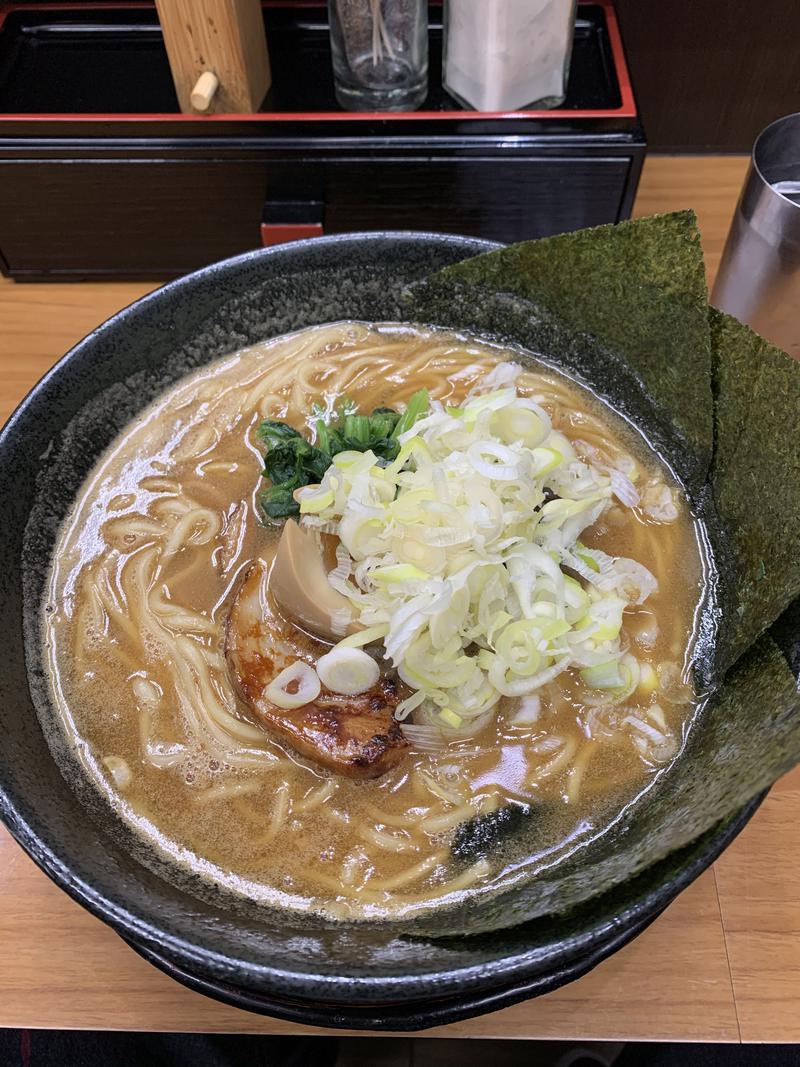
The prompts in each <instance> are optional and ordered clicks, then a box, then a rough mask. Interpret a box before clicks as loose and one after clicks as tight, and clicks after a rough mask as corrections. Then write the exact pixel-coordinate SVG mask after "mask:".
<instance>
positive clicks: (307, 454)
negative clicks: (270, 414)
mask: <svg viewBox="0 0 800 1067" xmlns="http://www.w3.org/2000/svg"><path fill="white" fill-rule="evenodd" d="M428 405H429V399H428V392H427V390H426V389H421V390H420V391H419V392H417V393H415V394H414V396H412V397H411V400H410V401H409V403H408V407H407V409H406V410H405V411H404V412H403V414H402V415H401V414H400V413H399V412H397V411H394V410H393V409H392V408H385V407H381V408H375V410H374V411H373V412H372V414H371V415H360V414H358V412H357V410H356V408H355V406H354V404H353V401H352V400H350V399H349V398H347V397H344V398H343V399H342V400H340V402H339V404H338V405H337V411H336V418H335V421H332V422H326V421H325V418H324V416H323V414H322V409H320V408H319V407H318V406H315V407H314V409H313V410H314V414H317V415H319V416H320V417H319V418H318V419H317V421H316V424H315V426H314V429H315V432H316V444H313V445H312V444H311V443H310V442H309V441H307V440H306V439H305V437H303V436H302V434H300V433H298V431H297V430H295V429H294V428H293V427H292V426H288V425H287V424H286V423H285V422H279V421H278V420H277V419H265V420H264V422H262V423H261V424H260V426H259V427H258V430H257V431H256V435H257V436H258V438H259V440H261V441H262V442H263V443H264V445H265V446H266V452H265V455H264V472H263V477H265V478H269V480H270V481H271V482H272V486H271V487H270V488H269V489H265V490H264V492H262V493H261V496H260V498H259V500H260V504H261V509H262V511H263V512H264V515H265V517H266V518H268V519H269V520H271V521H273V520H276V519H285V518H288V517H289V516H290V515H298V514H299V513H300V508H299V506H298V504H297V502H296V501H295V499H294V495H293V494H294V491H295V489H300V488H301V487H302V486H304V485H312V484H315V483H317V482H320V481H321V480H322V476H323V474H324V473H325V471H326V470H327V469H328V467H330V465H331V460H332V459H333V457H334V456H336V455H338V454H339V453H340V452H368V451H372V452H374V453H375V455H376V456H378V457H379V458H380V459H384V460H386V461H387V462H391V461H392V460H393V459H395V458H396V456H397V453H398V452H399V451H400V442H399V441H398V437H399V435H400V434H401V433H403V432H404V431H405V430H408V429H410V428H411V427H412V426H413V425H414V423H415V422H416V421H417V419H418V418H420V417H421V416H422V415H424V414H425V412H426V411H427V410H428Z"/></svg>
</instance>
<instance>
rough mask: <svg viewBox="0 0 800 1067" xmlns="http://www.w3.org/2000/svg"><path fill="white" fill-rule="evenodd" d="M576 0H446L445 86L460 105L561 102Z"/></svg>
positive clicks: (513, 106)
mask: <svg viewBox="0 0 800 1067" xmlns="http://www.w3.org/2000/svg"><path fill="white" fill-rule="evenodd" d="M576 3H577V0H446V2H445V31H444V32H445V43H444V48H445V55H444V86H445V89H446V90H447V91H448V93H450V95H451V96H454V97H455V98H456V99H457V100H458V101H459V102H460V103H461V104H463V105H464V106H465V107H470V108H475V110H477V111H518V110H519V109H520V108H527V107H531V106H536V107H541V108H551V107H558V106H559V104H562V103H563V102H564V97H565V96H566V88H567V78H568V76H569V61H570V56H571V54H572V37H573V33H574V30H575V8H576Z"/></svg>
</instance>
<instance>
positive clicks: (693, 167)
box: [0, 157, 800, 1042]
mask: <svg viewBox="0 0 800 1067" xmlns="http://www.w3.org/2000/svg"><path fill="white" fill-rule="evenodd" d="M745 166H746V161H745V160H744V159H742V158H740V157H694V158H693V157H678V158H671V157H661V158H659V157H654V158H651V159H649V160H648V161H647V164H646V166H645V170H644V176H643V179H642V183H641V187H640V191H639V197H638V200H637V203H636V214H637V215H645V214H650V213H653V212H658V211H668V210H672V209H675V208H683V207H693V208H694V209H695V210H696V211H697V214H698V216H699V219H700V226H701V230H702V234H703V243H704V246H705V249H706V254H707V263H708V268H709V274H710V275H713V273H714V271H715V270H716V267H717V264H718V262H719V256H720V254H721V251H722V245H723V242H724V239H725V233H726V231H727V227H728V223H729V221H730V217H731V214H732V211H733V208H734V205H735V202H736V196H737V194H738V190H739V187H740V185H741V181H742V178H743V176H744V170H745ZM154 285H155V283H152V284H150V285H148V284H145V283H121V282H116V283H94V282H93V283H82V284H74V285H70V284H45V285H15V284H13V283H11V282H7V281H3V280H0V418H1V419H3V420H4V419H5V418H6V417H7V416H8V414H9V413H10V412H11V410H12V409H13V407H14V406H15V405H16V403H17V402H18V401H19V399H20V398H21V397H22V396H23V394H24V393H25V392H26V391H27V389H28V388H30V386H31V385H33V383H34V382H35V381H36V379H37V378H39V377H40V375H42V374H43V373H44V371H46V370H47V368H48V367H49V366H50V365H51V364H52V363H53V362H54V361H55V360H56V359H57V358H58V357H59V356H60V355H61V354H62V353H63V352H65V351H66V350H67V349H68V348H69V347H70V346H71V345H72V344H73V343H74V342H75V341H77V340H78V339H79V338H80V337H82V336H83V335H84V334H86V333H87V332H88V331H89V330H90V329H92V328H93V327H94V326H96V325H97V324H98V323H100V322H101V321H102V320H103V319H105V318H107V317H108V316H109V315H111V314H112V313H113V312H115V311H116V310H117V309H118V308H120V307H122V306H124V305H125V304H128V303H130V302H131V301H132V300H135V299H136V298H137V297H139V296H141V295H143V294H144V293H145V292H147V291H148V290H149V289H151V288H153V286H154ZM0 1026H11V1027H58V1028H70V1027H76V1028H82V1029H130V1030H154V1031H158V1030H162V1031H163V1030H170V1031H175V1030H186V1031H228V1032H240V1033H269V1034H288V1033H293V1034H299V1033H317V1034H318V1033H321V1032H322V1031H319V1030H316V1029H313V1028H307V1027H301V1026H297V1025H293V1024H289V1023H284V1022H280V1021H278V1020H274V1019H268V1018H263V1017H260V1016H257V1015H252V1014H249V1013H246V1012H242V1011H239V1010H237V1009H235V1008H230V1007H226V1006H225V1005H222V1004H218V1003H216V1002H214V1001H211V1000H208V999H206V998H204V997H202V996H200V995H198V994H195V993H191V992H189V991H188V990H186V989H184V988H183V987H181V986H179V985H177V984H176V983H174V982H172V981H171V980H170V979H168V978H166V977H164V976H163V975H162V974H160V973H159V972H157V971H156V970H154V969H153V968H151V967H150V966H149V965H148V964H146V963H144V962H143V961H142V960H141V959H140V958H139V957H138V956H137V955H136V954H135V953H134V952H133V951H132V950H131V949H129V948H128V947H127V946H126V945H125V944H123V942H122V941H121V940H119V938H118V937H117V936H116V935H115V934H114V933H113V932H112V931H111V930H110V929H109V928H107V927H106V926H104V925H103V924H102V923H101V922H99V921H98V920H97V919H95V918H93V917H92V916H90V915H89V914H88V913H87V912H85V911H83V910H82V909H81V908H80V907H79V906H78V905H77V904H75V903H74V902H73V901H72V900H70V899H69V898H68V897H67V896H66V895H65V894H64V893H62V892H61V891H60V890H59V889H57V888H56V887H55V886H54V885H53V884H52V883H51V882H50V881H49V880H48V879H47V878H46V877H45V876H44V875H43V874H41V873H40V872H39V871H38V870H37V869H36V868H35V867H34V866H33V864H32V863H31V861H30V860H29V859H28V858H27V856H25V855H24V853H23V852H22V851H21V849H20V848H19V847H18V846H17V845H16V844H15V843H14V842H13V841H12V840H11V838H10V837H9V836H8V834H7V833H6V832H5V831H3V830H0ZM427 1033H428V1034H430V1035H431V1036H436V1037H445V1036H452V1037H506V1038H583V1039H590V1038H595V1039H603V1038H608V1039H618V1040H619V1039H623V1040H637V1039H639V1040H645V1039H651V1040H656V1039H671V1040H687V1041H691V1040H694V1041H701V1040H702V1041H739V1040H741V1041H782V1042H790V1041H800V770H795V771H794V772H793V773H792V774H790V775H787V776H786V777H785V778H784V779H782V780H781V781H780V782H778V784H777V785H776V786H775V787H774V788H773V790H772V792H771V794H770V796H769V797H768V799H767V800H766V801H765V802H764V804H763V805H762V807H761V809H760V810H759V812H758V813H757V815H756V816H755V818H754V819H753V820H752V822H751V823H750V825H749V826H748V827H747V828H746V829H745V830H744V832H743V833H742V834H741V836H740V837H739V838H738V839H737V841H736V842H735V843H734V844H733V845H732V846H731V847H730V848H729V849H728V850H727V851H726V853H725V854H724V855H723V857H722V858H721V859H720V860H718V861H717V863H716V864H715V865H714V867H713V868H712V869H711V870H709V871H707V872H706V873H705V874H703V875H702V877H700V878H699V879H698V880H697V881H696V882H695V883H694V884H693V885H692V886H691V887H690V888H689V889H687V890H686V891H685V892H684V893H683V894H681V896H680V897H679V898H678V899H677V900H676V901H675V902H674V903H673V904H672V905H671V906H670V907H669V908H668V909H667V911H666V912H665V913H664V914H663V915H662V916H661V917H660V918H659V919H658V920H657V921H656V922H655V923H654V924H653V925H652V926H651V927H650V928H649V929H648V930H647V931H645V933H643V934H642V935H641V936H640V937H639V938H638V939H637V940H636V941H634V942H633V943H631V944H630V945H628V946H627V947H625V948H624V949H622V950H621V951H620V952H618V953H617V954H616V955H615V956H613V957H612V958H611V959H609V960H607V961H606V962H605V963H603V964H601V965H600V966H599V967H597V968H596V969H595V970H594V971H593V972H592V973H591V974H589V975H587V976H586V977H584V978H582V979H580V980H579V981H577V982H574V983H573V984H571V985H569V986H566V987H565V988H563V989H560V990H558V991H556V992H555V993H551V994H549V995H548V996H545V997H541V998H539V999H538V1000H533V1001H528V1002H527V1003H524V1004H518V1005H516V1006H515V1007H512V1008H507V1009H505V1010H503V1011H499V1012H495V1013H494V1014H492V1015H486V1016H482V1017H481V1018H478V1019H472V1020H470V1021H468V1022H462V1023H456V1024H453V1025H451V1026H446V1027H440V1028H437V1029H435V1030H431V1031H428V1032H427Z"/></svg>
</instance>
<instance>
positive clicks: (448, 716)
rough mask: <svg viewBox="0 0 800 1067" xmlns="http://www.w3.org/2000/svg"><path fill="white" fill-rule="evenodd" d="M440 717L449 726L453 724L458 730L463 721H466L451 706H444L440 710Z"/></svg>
mask: <svg viewBox="0 0 800 1067" xmlns="http://www.w3.org/2000/svg"><path fill="white" fill-rule="evenodd" d="M439 718H440V719H441V720H442V722H443V723H445V724H446V725H447V726H452V728H453V729H454V730H457V729H458V728H459V726H460V725H461V723H462V722H463V721H464V720H463V719H462V718H461V716H460V715H456V713H455V712H454V711H451V709H450V708H442V709H441V710H440V711H439Z"/></svg>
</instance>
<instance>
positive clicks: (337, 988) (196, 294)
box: [0, 234, 755, 1030]
mask: <svg viewBox="0 0 800 1067" xmlns="http://www.w3.org/2000/svg"><path fill="white" fill-rule="evenodd" d="M491 247H494V246H493V245H490V244H489V243H487V242H483V241H478V240H473V239H466V238H457V237H445V236H435V235H426V234H368V235H364V234H361V235H357V236H342V237H331V238H322V239H317V240H314V241H311V242H299V243H297V244H293V245H288V246H283V247H278V248H274V249H269V250H265V251H259V252H253V253H251V254H248V255H244V256H240V257H238V258H236V259H231V260H228V261H227V262H224V263H220V264H216V265H214V266H211V267H208V268H206V269H205V270H201V271H198V272H197V273H196V274H192V275H190V276H188V277H186V278H183V279H181V280H179V281H176V282H173V283H172V284H170V285H167V286H166V287H165V288H163V289H160V290H159V291H158V292H156V293H153V294H152V295H150V296H148V297H146V298H145V299H143V300H141V301H139V302H138V303H137V304H134V305H133V306H132V307H130V308H128V309H126V310H125V311H122V312H120V313H119V314H118V315H116V316H114V318H112V319H111V320H109V322H107V323H105V325H103V326H101V327H100V328H99V329H98V330H96V331H95V332H94V333H92V334H90V335H89V337H87V338H86V339H85V340H84V341H82V342H81V343H80V344H79V345H77V346H76V348H74V349H73V350H72V351H71V352H70V353H69V354H68V355H67V356H66V357H65V358H64V359H63V360H62V361H61V362H60V363H59V364H58V365H57V366H56V367H55V368H54V369H53V370H52V371H51V372H50V373H49V374H48V375H47V376H46V377H45V378H44V379H43V380H42V381H41V382H40V383H39V384H38V385H37V386H36V388H35V389H34V390H33V391H32V392H31V394H30V395H29V396H28V397H27V398H26V399H25V401H24V402H23V403H22V404H21V405H20V407H19V408H18V410H17V411H16V412H15V414H14V415H13V417H12V418H11V420H10V421H9V423H8V424H7V426H6V427H5V429H4V430H3V432H2V435H0V493H2V500H3V505H4V517H3V518H4V521H3V523H2V527H0V559H2V567H0V612H2V621H1V623H0V625H1V626H2V630H1V631H0V632H2V635H3V641H4V653H5V655H4V669H3V671H2V677H1V678H0V731H1V732H2V745H0V815H2V817H3V819H4V821H5V822H6V824H7V826H8V827H9V829H10V830H11V832H12V833H13V834H14V836H15V837H16V839H17V840H18V841H19V843H20V844H21V845H22V847H23V848H24V849H25V850H26V851H27V852H28V853H29V855H30V856H31V857H32V858H33V859H34V860H35V862H36V863H37V864H38V865H39V866H40V867H41V868H42V870H44V871H45V872H46V873H47V874H48V875H49V876H50V877H51V878H52V879H53V880H54V881H55V882H57V883H58V884H59V885H60V886H61V887H62V888H63V889H65V890H66V891H67V892H68V893H70V894H71V895H72V896H73V897H74V898H75V899H76V900H78V901H79V902H80V903H81V904H83V905H84V906H85V907H87V908H88V909H89V910H90V911H92V912H93V913H94V914H96V915H97V916H99V917H100V918H101V919H103V920H104V921H105V922H107V923H109V924H110V925H111V926H112V927H113V928H114V929H115V930H116V931H117V932H118V933H119V934H120V935H121V936H122V937H124V938H125V939H126V940H128V941H129V942H130V943H131V944H132V945H133V946H134V947H135V948H136V949H137V950H138V951H140V952H141V953H142V954H143V955H144V956H146V957H147V958H148V959H150V960H152V961H153V962H154V963H156V965H158V966H161V967H162V968H163V969H164V970H166V971H167V972H168V973H170V974H172V975H174V976H175V977H176V978H178V979H179V980H181V981H183V982H185V983H186V984H187V985H191V986H193V987H194V988H196V989H200V990H202V991H203V992H206V993H209V994H211V995H212V996H216V997H219V998H220V999H223V1000H228V1001H230V1002H233V1003H235V1004H238V1005H240V1006H242V1007H246V1008H250V1009H252V1010H255V1011H260V1012H265V1013H268V1014H272V1015H277V1016H280V1017H282V1018H287V1019H293V1020H297V1021H301V1022H306V1023H316V1024H321V1025H326V1026H339V1027H355V1028H359V1027H360V1028H370V1029H391V1030H411V1029H418V1028H421V1027H425V1026H431V1025H434V1024H439V1023H444V1022H449V1021H452V1020H455V1019H459V1018H464V1017H466V1016H469V1015H475V1014H479V1013H480V1012H485V1011H490V1010H492V1009H495V1008H498V1007H502V1006H503V1005H506V1004H510V1003H512V1002H514V1001H516V1000H521V999H524V998H525V997H530V996H535V995H537V994H539V993H542V992H545V991H547V990H550V989H553V988H555V987H556V986H558V985H560V984H563V983H564V982H566V981H569V980H570V979H572V978H575V977H577V976H578V975H580V974H582V973H584V972H585V971H587V970H589V969H590V968H591V967H593V966H594V965H595V964H596V963H598V962H599V961H600V960H601V959H603V958H605V957H606V956H608V955H609V954H610V953H612V952H614V951H615V950H616V949H617V948H619V947H620V945H622V944H624V943H625V942H626V941H627V940H629V939H630V938H631V937H633V936H635V934H637V933H638V932H639V931H640V930H641V929H643V928H644V927H645V926H646V925H647V924H648V923H649V922H650V921H651V920H652V919H653V918H654V917H655V916H656V915H658V914H659V912H660V911H661V910H662V909H663V908H664V907H665V906H666V905H667V904H668V903H669V902H670V901H671V900H672V899H673V898H674V897H675V896H676V895H677V894H678V893H679V892H680V891H681V890H682V889H684V888H685V887H686V886H687V885H688V884H689V883H690V882H691V881H692V880H693V879H694V878H696V877H697V875H698V874H700V873H701V871H703V870H704V869H705V868H706V867H707V866H708V864H709V863H711V862H712V860H713V859H714V858H715V857H716V856H717V855H718V854H719V853H720V852H721V850H722V849H723V848H724V847H725V846H726V845H727V844H728V842H729V841H730V840H731V839H732V838H733V837H734V836H735V835H736V833H738V831H739V830H740V829H741V828H742V826H743V825H744V824H745V822H746V821H747V819H748V818H749V816H750V814H751V813H752V810H754V807H755V804H753V805H750V806H749V807H748V808H747V809H746V810H744V811H742V812H741V813H740V814H739V815H738V816H737V817H736V818H735V819H734V820H732V821H731V822H729V823H728V824H727V825H723V826H720V827H718V828H716V829H714V830H713V831H711V832H710V833H709V834H707V835H706V836H705V837H703V838H701V839H699V840H698V841H696V842H694V843H693V844H692V845H690V846H689V847H687V848H685V849H683V850H682V851H680V852H677V853H674V854H672V855H671V856H670V857H669V858H668V859H666V860H664V861H662V862H660V863H658V864H656V865H655V866H652V867H650V868H649V869H647V870H646V871H645V872H644V873H643V874H640V875H639V876H638V877H636V878H635V879H632V880H629V881H628V882H626V883H624V884H623V885H621V886H618V887H617V888H616V889H615V890H614V891H613V892H609V893H607V894H605V895H603V896H601V897H599V898H595V899H592V900H591V901H589V902H587V903H586V904H584V905H582V906H581V907H580V908H578V909H575V910H573V911H572V912H571V913H570V914H569V915H567V916H563V917H560V918H554V917H548V918H547V919H539V920H536V921H532V922H527V923H523V924H521V925H509V927H508V928H507V929H505V930H502V931H500V932H497V931H496V932H493V933H491V934H476V935H472V936H460V937H451V938H447V939H431V938H421V937H408V936H403V935H402V934H401V933H399V932H398V931H397V930H396V929H393V928H391V927H382V926H378V925H362V926H352V925H350V926H338V927H330V926H327V927H326V926H324V925H320V924H319V923H314V922H311V921H304V920H303V919H301V918H296V917H293V916H287V915H285V914H284V915H278V914H276V913H274V912H264V911H261V912H258V911H256V910H255V909H249V908H247V907H235V908H234V907H231V904H230V901H225V900H224V899H222V898H220V897H215V896H213V895H209V893H208V892H207V891H202V890H201V888H200V887H199V886H198V885H196V884H192V883H191V881H190V880H189V879H188V878H181V877H179V876H178V875H177V874H176V872H175V871H173V870H170V869H169V868H167V867H166V866H164V865H160V864H159V863H158V862H157V861H154V860H153V859H152V857H148V855H147V854H146V853H143V851H142V848H141V845H140V844H139V843H137V842H136V841H135V840H133V839H132V835H131V834H130V833H129V832H128V831H127V830H126V828H125V827H123V826H122V825H121V824H120V823H119V821H118V820H116V819H115V818H114V817H113V816H112V815H111V814H110V812H109V811H108V810H107V809H106V808H105V807H104V805H103V803H102V802H101V801H100V799H99V797H98V796H97V795H96V794H95V793H94V791H93V790H92V789H91V788H90V787H88V786H87V785H85V784H84V785H81V779H80V777H79V776H78V777H72V776H70V784H68V782H67V780H65V777H64V776H62V773H61V771H60V770H59V766H58V765H57V763H56V761H55V760H54V758H53V752H54V751H55V752H56V753H57V754H58V755H59V759H60V761H61V762H62V763H65V764H68V762H69V758H68V757H67V755H66V754H65V753H64V752H63V751H62V748H63V743H62V741H61V737H60V734H59V733H58V731H57V730H54V729H48V728H47V727H48V713H47V687H46V684H45V680H44V677H43V671H42V669H41V664H40V659H39V652H38V650H37V647H36V641H35V640H33V636H34V635H35V629H36V626H35V616H36V611H37V606H38V604H39V603H40V597H41V592H42V583H43V581H44V577H45V574H46V567H47V562H48V559H49V557H50V553H51V550H52V546H53V542H54V538H55V535H56V533H57V530H58V526H59V524H60V522H61V520H62V518H63V517H64V515H65V513H66V511H67V510H68V508H69V506H70V503H71V501H72V499H73V497H74V494H75V492H76V491H77V489H78V488H79V486H80V484H81V482H82V481H83V479H84V477H85V476H86V474H87V473H88V471H89V470H90V469H91V467H92V465H93V464H94V462H95V460H96V459H97V457H98V456H99V454H100V453H101V452H102V450H103V449H105V447H106V446H107V445H108V444H109V443H110V442H111V441H112V440H113V438H114V437H115V436H116V434H117V432H118V431H119V430H120V428H121V427H122V426H123V425H124V424H125V423H126V422H127V421H128V420H129V419H130V418H131V417H132V416H133V415H134V414H135V413H137V412H138V411H139V410H141V409H142V408H143V407H144V406H145V405H146V404H148V403H149V402H150V400H151V399H153V397H155V396H156V395H157V394H158V393H159V392H160V391H161V390H162V389H163V388H164V387H165V386H166V385H168V384H169V383H170V382H172V381H174V380H175V379H176V378H177V377H179V376H181V375H182V374H184V373H186V372H187V371H188V370H190V369H192V368H193V367H196V366H198V365H200V364H202V363H205V362H207V361H208V360H211V359H213V358H215V357H216V356H219V355H222V354H223V353H225V352H228V351H231V350H233V349H235V348H238V347H241V346H242V345H244V344H246V343H250V342H253V341H256V340H260V339H263V338H265V337H269V336H272V335H276V334H280V333H283V332H285V331H287V330H291V329H296V328H299V327H302V326H308V325H312V324H314V323H319V322H327V321H331V320H334V319H341V318H356V319H372V320H391V319H398V318H403V317H404V315H403V310H402V304H401V297H400V294H401V291H402V290H403V288H404V286H405V285H406V284H407V283H408V282H409V281H411V280H413V279H415V278H420V277H423V276H425V275H426V274H428V273H429V272H431V271H433V270H435V269H437V268H439V267H443V266H445V265H447V264H449V263H453V262H456V261H458V260H460V259H463V258H465V257H468V256H472V255H475V254H476V253H479V252H482V251H486V250H487V249H489V248H491ZM26 637H27V649H26ZM37 706H38V711H39V716H38V717H37ZM40 720H41V722H40ZM43 726H44V729H43ZM509 921H510V922H513V919H512V917H511V916H509Z"/></svg>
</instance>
